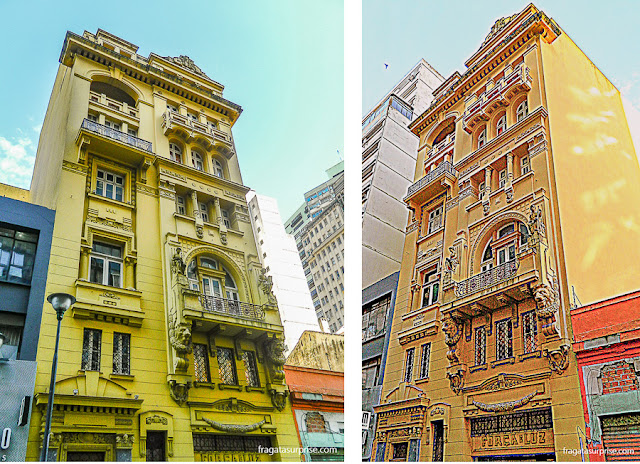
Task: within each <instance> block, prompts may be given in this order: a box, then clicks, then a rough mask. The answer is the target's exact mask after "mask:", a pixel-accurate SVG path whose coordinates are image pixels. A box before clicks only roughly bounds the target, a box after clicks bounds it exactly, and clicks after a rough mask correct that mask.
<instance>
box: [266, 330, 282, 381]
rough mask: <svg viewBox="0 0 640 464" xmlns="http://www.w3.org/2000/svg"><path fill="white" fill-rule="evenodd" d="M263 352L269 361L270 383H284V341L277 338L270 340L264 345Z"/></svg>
mask: <svg viewBox="0 0 640 464" xmlns="http://www.w3.org/2000/svg"><path fill="white" fill-rule="evenodd" d="M264 351H265V354H266V356H267V360H268V361H269V367H270V370H271V381H272V382H273V383H283V382H284V370H283V368H282V366H283V365H284V363H285V361H286V358H285V356H284V351H285V349H284V341H282V340H280V339H278V338H271V339H269V340H267V341H266V342H265V343H264Z"/></svg>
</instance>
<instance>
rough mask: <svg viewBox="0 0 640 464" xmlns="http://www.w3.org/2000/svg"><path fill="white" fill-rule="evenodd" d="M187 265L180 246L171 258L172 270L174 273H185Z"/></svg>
mask: <svg viewBox="0 0 640 464" xmlns="http://www.w3.org/2000/svg"><path fill="white" fill-rule="evenodd" d="M186 267H187V266H186V264H185V263H184V261H183V259H182V249H181V248H180V247H178V248H176V249H175V252H174V253H173V258H171V272H172V273H173V274H184V271H185V269H186Z"/></svg>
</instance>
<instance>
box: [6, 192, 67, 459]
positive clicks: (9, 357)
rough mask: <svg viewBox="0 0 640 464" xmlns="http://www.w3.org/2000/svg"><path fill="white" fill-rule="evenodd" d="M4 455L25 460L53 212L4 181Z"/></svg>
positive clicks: (52, 259)
mask: <svg viewBox="0 0 640 464" xmlns="http://www.w3.org/2000/svg"><path fill="white" fill-rule="evenodd" d="M0 195H1V196H0V300H1V301H2V307H1V308H0V392H1V393H0V395H1V397H2V400H0V460H4V461H9V462H20V461H24V460H25V456H26V452H27V439H28V436H29V419H30V415H31V404H32V399H33V389H34V384H35V380H36V356H37V348H38V341H39V339H40V331H41V330H40V320H41V318H42V308H43V304H48V303H46V302H45V283H46V280H47V270H48V268H49V264H50V263H51V265H52V266H56V265H57V263H58V262H59V260H60V259H61V256H58V255H55V254H54V255H51V234H52V232H53V222H54V219H55V211H52V210H51V209H48V208H44V207H42V206H36V205H32V204H29V203H28V200H29V192H28V191H27V190H23V189H19V188H16V187H12V186H9V185H5V184H0Z"/></svg>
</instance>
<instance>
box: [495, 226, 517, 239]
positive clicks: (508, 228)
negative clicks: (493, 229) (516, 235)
mask: <svg viewBox="0 0 640 464" xmlns="http://www.w3.org/2000/svg"><path fill="white" fill-rule="evenodd" d="M514 230H515V227H514V225H513V224H507V225H506V226H504V227H503V228H502V229H500V230H499V231H498V238H502V237H504V236H505V235H509V234H512V233H513V231H514Z"/></svg>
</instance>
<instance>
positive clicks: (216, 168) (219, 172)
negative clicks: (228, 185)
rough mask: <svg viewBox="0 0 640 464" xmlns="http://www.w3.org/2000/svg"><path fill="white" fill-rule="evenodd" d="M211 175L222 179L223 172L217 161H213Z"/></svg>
mask: <svg viewBox="0 0 640 464" xmlns="http://www.w3.org/2000/svg"><path fill="white" fill-rule="evenodd" d="M213 175H214V176H216V177H219V178H221V179H224V171H223V170H222V164H220V161H218V160H217V159H214V160H213Z"/></svg>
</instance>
